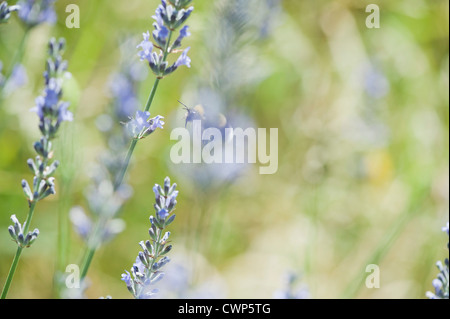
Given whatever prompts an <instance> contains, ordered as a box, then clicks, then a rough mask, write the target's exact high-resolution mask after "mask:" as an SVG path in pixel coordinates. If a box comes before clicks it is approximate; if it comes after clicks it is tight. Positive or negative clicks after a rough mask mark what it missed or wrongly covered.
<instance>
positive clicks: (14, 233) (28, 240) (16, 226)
mask: <svg viewBox="0 0 450 319" xmlns="http://www.w3.org/2000/svg"><path fill="white" fill-rule="evenodd" d="M11 221H12V222H13V225H12V226H9V227H8V231H9V234H10V236H11V238H12V239H13V240H14V241H15V242H16V243H17V245H18V246H19V247H22V248H25V247H30V246H31V245H32V244H33V243H34V241H35V240H36V238H37V237H38V236H39V229H37V228H36V229H35V230H33V231H32V232H29V233H28V234H26V235H24V233H23V232H24V229H23V227H22V225H21V224H20V222H19V220H18V219H17V217H16V215H12V216H11Z"/></svg>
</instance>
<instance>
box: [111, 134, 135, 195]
mask: <svg viewBox="0 0 450 319" xmlns="http://www.w3.org/2000/svg"><path fill="white" fill-rule="evenodd" d="M137 142H138V140H137V139H133V140H132V141H131V144H130V147H129V148H128V153H127V156H126V158H125V161H124V162H123V165H122V169H121V170H120V172H119V175H117V178H116V181H115V183H114V190H117V189H118V188H119V187H120V185H122V182H123V179H124V177H125V173H126V172H127V170H128V166H130V161H131V156H132V155H133V152H134V149H135V148H136V145H137Z"/></svg>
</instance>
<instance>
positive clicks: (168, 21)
mask: <svg viewBox="0 0 450 319" xmlns="http://www.w3.org/2000/svg"><path fill="white" fill-rule="evenodd" d="M191 2H192V0H189V1H183V0H177V1H170V3H167V1H166V0H161V5H159V6H158V8H157V9H156V13H155V15H154V16H153V19H155V21H156V22H155V23H153V27H154V28H155V30H154V31H153V33H152V37H153V40H154V41H155V44H153V43H152V42H151V41H150V32H149V31H147V32H146V33H144V34H143V37H144V40H143V41H142V42H141V43H140V44H139V45H138V46H137V48H140V49H142V50H141V51H140V52H139V53H138V55H139V57H140V58H141V60H142V61H144V60H147V62H148V63H149V66H150V69H151V70H152V71H153V73H155V75H156V76H157V77H158V78H163V77H165V76H167V75H169V74H171V73H173V72H174V71H175V70H176V69H177V68H178V67H179V66H181V65H186V66H188V67H190V62H191V60H190V58H189V57H188V56H187V52H188V51H189V48H188V49H187V50H184V52H183V54H182V55H181V56H180V58H179V59H178V60H177V61H176V62H175V63H174V64H173V65H172V66H169V63H168V62H167V56H168V55H169V54H171V53H174V52H176V50H175V49H177V48H179V47H181V42H182V40H183V39H184V38H186V37H188V36H190V32H189V31H188V26H184V27H183V28H182V29H181V30H180V34H179V36H178V38H177V39H176V40H175V41H173V43H171V42H170V39H171V37H172V33H173V32H174V31H175V30H176V29H178V28H179V27H181V26H182V25H183V24H184V23H185V22H186V20H187V19H188V18H189V16H190V15H191V13H192V11H193V10H194V7H189V8H187V9H186V7H187V5H188V4H190V3H191ZM155 48H156V49H159V53H157V52H155V51H153V49H155Z"/></svg>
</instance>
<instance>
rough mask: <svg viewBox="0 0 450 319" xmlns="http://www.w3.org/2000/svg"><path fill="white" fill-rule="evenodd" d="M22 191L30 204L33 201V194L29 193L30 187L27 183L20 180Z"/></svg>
mask: <svg viewBox="0 0 450 319" xmlns="http://www.w3.org/2000/svg"><path fill="white" fill-rule="evenodd" d="M22 189H23V192H24V194H25V196H26V198H27V199H28V200H29V201H30V202H32V201H33V193H32V192H31V189H30V185H28V182H27V181H26V180H22Z"/></svg>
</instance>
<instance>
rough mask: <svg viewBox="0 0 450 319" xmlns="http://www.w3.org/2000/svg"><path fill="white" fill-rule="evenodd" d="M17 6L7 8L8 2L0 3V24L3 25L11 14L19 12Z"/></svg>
mask: <svg viewBox="0 0 450 319" xmlns="http://www.w3.org/2000/svg"><path fill="white" fill-rule="evenodd" d="M19 9H20V7H19V6H17V5H16V6H8V2H6V1H3V2H2V3H0V24H1V23H5V22H7V21H8V20H9V18H10V17H11V12H14V11H19Z"/></svg>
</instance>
